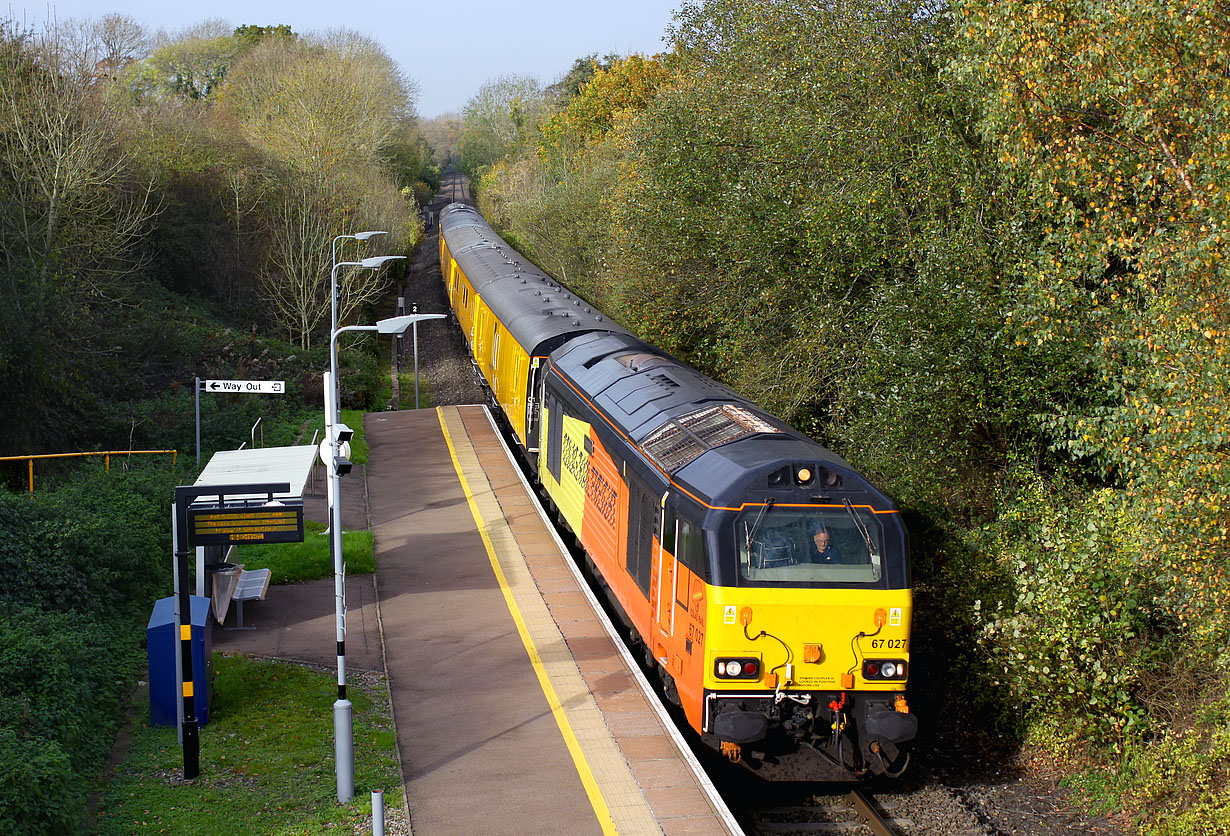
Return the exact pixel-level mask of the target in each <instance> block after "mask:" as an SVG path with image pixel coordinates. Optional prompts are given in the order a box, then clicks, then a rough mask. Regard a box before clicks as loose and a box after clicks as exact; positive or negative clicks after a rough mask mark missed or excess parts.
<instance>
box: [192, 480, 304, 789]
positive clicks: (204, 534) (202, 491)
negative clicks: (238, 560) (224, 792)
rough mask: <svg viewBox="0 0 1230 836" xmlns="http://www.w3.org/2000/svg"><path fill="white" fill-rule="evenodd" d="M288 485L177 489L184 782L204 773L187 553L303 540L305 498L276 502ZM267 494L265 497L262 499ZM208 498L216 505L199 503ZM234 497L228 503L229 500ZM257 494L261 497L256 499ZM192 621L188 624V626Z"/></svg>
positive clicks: (287, 489) (288, 488) (274, 483)
mask: <svg viewBox="0 0 1230 836" xmlns="http://www.w3.org/2000/svg"><path fill="white" fill-rule="evenodd" d="M289 490H290V483H289V482H269V483H264V484H249V485H187V486H184V485H181V486H179V487H177V488H176V489H175V525H174V526H173V528H174V532H175V576H176V584H175V586H176V589H175V592H176V595H177V601H178V603H179V613H180V619H179V656H180V667H181V668H182V670H183V693H182V699H183V726H182V728H181V730H180V732H181V737H182V740H183V748H184V780H186V781H191V780H192V779H194V778H196V777H197V776H198V775H200V774H201V766H200V760H201V742H200V732H199V730H198V728H197V719H196V696H195V694H196V682H195V678H194V672H193V670H192V597H191V594H190V593H189V591H188V554H189V550H190V549H192V548H194V547H196V546H224V545H230V544H232V543H301V542H303V500H302V499H274V498H273V495H274V494H275V493H286V492H288V491H289ZM262 495H263V496H262ZM203 496H216V497H217V498H218V499H217V501H216V502H207V503H199V502H198V499H199V498H200V497H203ZM228 496H230V497H232V499H231V500H230V501H229V502H228V501H227V497H228ZM253 496H255V497H256V498H252V497H253ZM184 619H187V623H186V624H185V623H184Z"/></svg>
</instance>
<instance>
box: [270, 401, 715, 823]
mask: <svg viewBox="0 0 1230 836" xmlns="http://www.w3.org/2000/svg"><path fill="white" fill-rule="evenodd" d="M365 427H366V434H367V440H368V443H369V445H370V449H371V455H370V464H369V465H368V468H367V493H368V497H369V514H370V518H371V522H372V529H373V533H374V537H375V551H376V567H377V568H376V578H375V585H374V589H375V597H376V600H377V605H376V607H377V611H378V620H379V624H380V626H381V628H382V639H383V654H384V661H385V665H386V669H387V672H388V675H389V682H390V690H391V692H392V702H393V714H394V722H395V724H396V727H397V739H398V747H399V750H400V756H401V761H402V765H403V770H404V773H405V780H406V798H407V803H408V806H409V808H410V817H411V827H412V829H413V832H414V834H415V836H437V834H441V835H442V834H450V835H451V834H468V833H473V834H535V836H537V835H538V834H548V833H567V834H587V833H590V834H602V833H621V834H658V833H663V834H668V836H670V835H671V834H699V833H704V834H720V833H738V832H739V830H738V827H737V825H735V824H734V821H733V818H731V817H730V814H729V812H727V811H726V810H725V809H724V807H722V806H721V804H720V802H718V801H715V800H714V798H713V795H712V788H711V786H709V785H708V782H707V779H706V778H705V777H704V776H703V773H699V771H698V770H697V769H696V768H695V767H694V766H693V764H692V763H691V762H690V761H689V757H690V756H689V755H687V754H685V753H684V751H681V749H684V750H686V747H685V746H683V745H682V740H681V739H680V738H679V736H678V732H677V731H676V730H674V729H672V728H670V727H669V720H668V719H667V718H666V717H665V715H664V714H663V713H662V710H661V708H660V707H657V706H655V705H654V704H653V703H652V702H651V697H647V696H646V694H645V693H643V691H642V684H641V682H640V679H639V673H638V672H636V671H634V670H633V669H632V667H631V665H630V660H629V659H628V657H627V654H626V652H625V651H623V650H622V649H621V648H620V647H618V646H617V645H616V644H615V641H614V639H613V638H612V636H611V634H610V633H609V631H608V628H607V627H606V626H605V625H604V624H603V622H602V621H601V620H600V617H599V615H598V614H597V613H596V612H595V609H594V606H593V600H592V596H591V595H590V594H589V591H588V589H583V588H582V587H581V585H580V582H579V581H578V579H577V576H576V574H575V569H574V568H573V567H572V566H571V563H570V559H569V558H568V557H567V555H566V554H564V553H563V552H562V551H561V548H560V545H559V543H558V540H557V539H556V537H555V535H554V534H553V532H551V531H550V529H549V528H548V527H547V526H546V524H545V523H544V521H543V519H542V517H541V515H540V512H539V511H538V509H537V507H536V506H535V505H534V503H533V501H532V500H531V498H530V496H529V494H528V493H527V491H526V488H525V486H524V483H523V481H522V479H521V477H520V474H519V472H518V471H517V470H516V469H515V468H514V467H513V464H512V462H511V461H510V460H509V458H508V454H507V452H506V451H505V450H504V448H503V447H502V446H501V444H500V441H499V438H498V436H497V434H496V432H495V429H494V427H493V426H492V424H491V419H490V417H489V416H488V414H487V412H486V410H485V409H484V408H482V407H441V408H439V409H437V410H414V411H402V412H386V413H373V414H370V415H368V416H367V418H366V422H365ZM277 592H278V590H276V589H275V590H272V591H271V593H270V595H271V596H272V595H274V594H276V593H277ZM360 620H361V619H360ZM354 626H355V625H353V624H352V625H351V628H350V632H349V633H348V639H347V644H348V646H349V643H350V641H351V640H352V639H351V638H350V636H351V635H353V627H354ZM369 644H370V642H369Z"/></svg>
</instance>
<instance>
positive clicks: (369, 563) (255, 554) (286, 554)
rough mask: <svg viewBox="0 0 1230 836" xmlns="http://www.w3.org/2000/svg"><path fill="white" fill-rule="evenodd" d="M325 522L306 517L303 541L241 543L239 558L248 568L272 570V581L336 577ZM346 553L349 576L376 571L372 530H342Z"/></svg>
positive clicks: (238, 560)
mask: <svg viewBox="0 0 1230 836" xmlns="http://www.w3.org/2000/svg"><path fill="white" fill-rule="evenodd" d="M324 531H325V526H324V524H323V523H318V522H314V521H313V520H305V521H304V523H303V532H304V535H303V542H302V543H275V544H272V545H268V544H266V545H259V546H240V547H239V548H238V553H239V556H238V558H237V559H236V561H237V562H238V563H242V564H243V565H244V568H245V569H265V568H268V569H270V570H271V571H270V578H269V582H270V583H275V584H276V583H298V582H299V581H312V580H316V579H318V578H328V577H332V576H333V561H332V559H331V558H330V557H329V538H328V536H326V535H325V534H324ZM342 556H343V557H344V558H345V560H346V573H347V574H349V575H370V574H371V573H372V572H375V571H376V560H375V557H374V556H373V550H372V533H371V532H370V531H367V530H366V529H364V530H361V531H342Z"/></svg>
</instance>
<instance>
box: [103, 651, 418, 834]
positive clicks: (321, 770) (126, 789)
mask: <svg viewBox="0 0 1230 836" xmlns="http://www.w3.org/2000/svg"><path fill="white" fill-rule="evenodd" d="M214 670H215V680H214V691H213V701H212V703H211V704H210V713H209V718H210V719H209V724H208V725H206V726H204V727H202V728H201V733H200V776H199V777H198V778H197V779H196V780H194V781H192V782H190V783H189V782H185V781H183V780H182V779H183V752H182V750H181V748H180V746H179V744H178V743H177V742H176V731H175V729H174V728H173V727H151V726H150V725H149V715H148V711H146V710H145V706H144V704H143V703H142V705H141V706H140V709H141V710H140V711H139V712H134V714H135V715H136V719H134V720H133V725H132V747H131V749H130V751H129V753H128V756H127V757H126V758H125V759H124V761H123V763H121V764H120V765H119V767H118V768H117V770H116V773H115V777H114V779H113V780H112V781H111V782H110V783H109V785H108V787H107V790H106V792H105V793H104V795H103V798H102V801H101V805H100V809H99V814H98V831H97V832H98V834H99V836H128V835H129V834H139V833H173V834H177V836H215V835H216V834H219V833H226V834H228V836H249V835H250V836H290V834H306V836H316V834H324V833H327V832H331V833H336V832H339V828H340V830H341V831H343V832H355V831H356V828H357V826H359V825H360V824H361V823H362V822H363V820H364V819H365V818H366V817H368V816H370V814H371V792H372V790H383V791H384V794H385V805H386V807H387V808H394V807H396V806H399V805H401V804H402V787H401V777H400V771H399V769H398V765H397V754H396V738H395V735H394V732H393V725H392V721H391V719H390V716H391V712H390V709H389V702H388V690H387V687H386V685H385V682H384V679H383V677H380V678H371V679H364V680H359V679H354V680H352V682H351V688H350V689H349V691H348V696H349V697H350V699H351V701H352V703H353V705H354V770H355V771H354V790H355V795H354V799H353V800H352V801H351V803H350V804H348V805H346V806H341V805H339V804H338V803H337V782H336V773H335V770H334V761H333V710H332V705H333V701H334V699H335V698H336V696H337V692H336V684H335V680H334V676H333V674H331V673H328V672H325V671H316V670H313V669H311V668H309V667H305V666H302V665H295V664H289V663H283V662H273V661H256V660H251V659H247V658H245V657H243V656H228V655H223V654H215V656H214ZM369 830H370V826H368V827H367V828H365V829H363V830H359V831H358V832H368V831H369Z"/></svg>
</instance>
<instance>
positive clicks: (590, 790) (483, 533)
mask: <svg viewBox="0 0 1230 836" xmlns="http://www.w3.org/2000/svg"><path fill="white" fill-rule="evenodd" d="M437 415H438V416H439V418H440V429H441V430H443V431H444V443H445V444H447V445H448V454H449V456H450V457H451V458H452V460H453V469H454V470H456V471H457V477H458V479H460V481H461V489H462V491H464V492H465V495H466V502H467V503H469V505H470V513H471V514H473V516H474V523H475V524H476V525H477V526H478V533H479V536H480V537H482V540H483V546H484V547H485V548H486V550H487V559H488V560H490V561H491V568H492V569H493V570H494V571H495V578H496V580H497V581H498V582H499V584H500V591H501V592H502V593H504V601H505V603H506V604H507V605H508V612H509V613H510V614H511V615H512V617H513V622H514V623H515V624H516V625H517V633H518V634H519V635H520V636H521V643H522V644H523V645H525V652H526V653H527V654H529V657H530V664H531V665H533V667H534V673H535V674H536V675H537V676H538V684H539V686H540V687H541V688H542V693H543V695H544V696H545V697H546V698H547V704H548V705H550V706H551V714H552V716H553V717H555V723H556V725H558V726H559V730H560V734H562V735H563V737H564V744H565V745H566V746H567V747H568V752H569V754H571V755H572V762H573V764H574V765H575V766H576V769H577V775H578V776H579V777H580V779H581V784H582V785H583V786H584V787H585V794H586V795H587V796H589V803H590V805H591V806H592V807H593V808H594V813H595V814H596V815H597V817H598V823H599V824H600V825H601V826H602V832H603V833H606V834H615V833H616V829H615V821H614V819H613V818H612V816H611V811H610V808H609V807H607V803H606V800H605V799H604V798H603V797H602V791H601V790H600V789H599V788H598V781H597V780H596V779H595V778H594V771H593V769H592V768H591V767H590V765H589V761H587V760H586V759H585V753H584V752H583V751H582V750H581V744H580V742H579V741H578V740H577V736H576V733H575V732H574V731H573V729H572V724H571V723H569V722H568V717H567V715H566V714H565V713H564V707H563V705H562V704H561V703H560V699H559V696H558V695H557V694H556V693H555V686H554V685H552V684H551V679H550V677H549V676H548V675H547V670H546V668H545V666H544V665H543V662H542V656H541V655H540V654H539V652H538V647H537V646H536V645H535V644H534V640H533V638H531V636H530V632H529V629H528V628H527V627H526V625H525V619H524V618H523V617H522V615H521V608H520V607H519V606H517V602H516V599H514V598H513V593H512V590H511V589H510V588H509V586H508V581H507V579H506V578H505V577H504V570H503V569H502V568H501V567H500V559H499V557H498V556H497V555H496V552H495V546H494V545H492V543H491V537H490V536H489V534H488V532H487V526H486V524H485V523H484V522H483V517H482V514H481V513H480V512H479V510H478V505H477V504H476V503H475V501H474V494H473V492H472V491H471V490H470V483H469V482H468V481H467V480H466V477H465V474H464V473H463V472H462V467H461V462H459V461H458V460H457V450H456V448H455V447H454V446H453V438H452V436H451V435H450V434H449V431H448V425H447V424H446V423H445V420H444V413H443V412H442V411H440V410H437Z"/></svg>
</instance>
